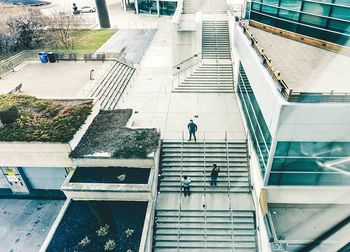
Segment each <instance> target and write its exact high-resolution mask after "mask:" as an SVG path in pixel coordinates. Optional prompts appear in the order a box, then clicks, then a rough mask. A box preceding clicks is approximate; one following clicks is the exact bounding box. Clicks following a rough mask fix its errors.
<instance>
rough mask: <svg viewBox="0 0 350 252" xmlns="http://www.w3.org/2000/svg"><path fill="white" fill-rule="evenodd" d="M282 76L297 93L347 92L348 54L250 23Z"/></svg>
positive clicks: (348, 87)
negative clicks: (259, 27)
mask: <svg viewBox="0 0 350 252" xmlns="http://www.w3.org/2000/svg"><path fill="white" fill-rule="evenodd" d="M249 30H250V31H251V32H252V33H253V35H254V37H255V38H256V40H257V41H258V43H259V45H260V46H262V47H263V48H264V51H265V53H266V55H267V56H268V57H269V58H270V59H271V63H272V65H273V66H274V67H275V69H276V70H278V71H280V72H281V77H282V79H283V80H284V81H285V82H286V83H287V85H288V87H289V88H290V89H293V91H296V92H331V91H334V92H350V71H349V67H350V57H349V56H345V55H342V54H339V53H336V52H331V51H328V50H325V49H321V48H318V47H315V46H312V45H307V44H305V43H302V42H298V41H295V40H292V39H288V38H284V37H281V36H278V35H275V34H272V33H270V32H267V31H264V30H261V29H258V28H255V27H252V26H249Z"/></svg>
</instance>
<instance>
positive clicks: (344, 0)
mask: <svg viewBox="0 0 350 252" xmlns="http://www.w3.org/2000/svg"><path fill="white" fill-rule="evenodd" d="M334 3H335V4H340V5H347V6H350V1H349V0H334Z"/></svg>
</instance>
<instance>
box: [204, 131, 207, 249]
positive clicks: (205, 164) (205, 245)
mask: <svg viewBox="0 0 350 252" xmlns="http://www.w3.org/2000/svg"><path fill="white" fill-rule="evenodd" d="M206 155H207V153H206V145H205V133H204V135H203V190H204V195H203V197H204V205H203V208H204V251H206V250H207V198H206V192H207V185H206V184H207V182H206V172H207V161H206Z"/></svg>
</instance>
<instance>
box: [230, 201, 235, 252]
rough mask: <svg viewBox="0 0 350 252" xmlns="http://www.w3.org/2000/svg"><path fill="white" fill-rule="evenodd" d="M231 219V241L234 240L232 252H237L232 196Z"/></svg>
mask: <svg viewBox="0 0 350 252" xmlns="http://www.w3.org/2000/svg"><path fill="white" fill-rule="evenodd" d="M229 208H230V218H231V239H232V252H234V251H235V235H234V228H233V225H234V221H233V211H232V201H231V196H230V206H229Z"/></svg>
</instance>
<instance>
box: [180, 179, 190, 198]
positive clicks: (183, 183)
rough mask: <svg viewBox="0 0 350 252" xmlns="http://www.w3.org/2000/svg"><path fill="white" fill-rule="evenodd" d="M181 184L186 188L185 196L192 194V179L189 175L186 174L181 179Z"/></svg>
mask: <svg viewBox="0 0 350 252" xmlns="http://www.w3.org/2000/svg"><path fill="white" fill-rule="evenodd" d="M181 186H182V188H183V190H184V196H185V197H186V196H187V195H188V196H190V195H191V192H190V189H191V180H190V178H189V177H188V176H186V175H185V176H184V177H183V178H182V179H181Z"/></svg>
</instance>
